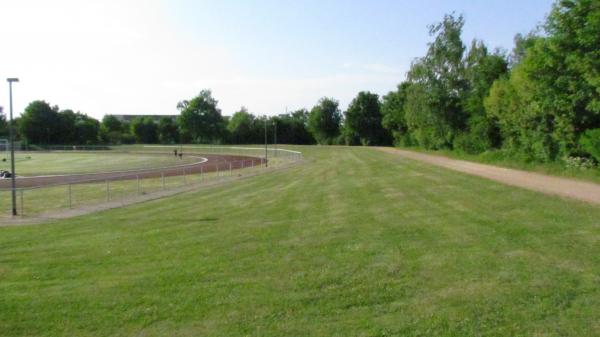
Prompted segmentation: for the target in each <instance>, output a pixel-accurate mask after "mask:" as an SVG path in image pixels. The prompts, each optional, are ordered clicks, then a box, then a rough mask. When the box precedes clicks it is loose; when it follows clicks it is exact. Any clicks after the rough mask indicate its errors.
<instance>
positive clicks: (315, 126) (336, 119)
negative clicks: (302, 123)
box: [308, 97, 342, 144]
mask: <svg viewBox="0 0 600 337" xmlns="http://www.w3.org/2000/svg"><path fill="white" fill-rule="evenodd" d="M341 122H342V114H341V112H340V109H339V103H338V101H336V100H335V99H333V98H327V97H323V98H321V99H320V100H319V102H318V103H317V105H315V106H314V107H313V108H312V109H311V111H310V115H309V117H308V130H309V131H310V133H311V134H312V135H313V137H314V138H315V139H316V141H317V142H318V143H319V144H334V143H335V142H336V141H337V138H338V137H339V136H340V124H341Z"/></svg>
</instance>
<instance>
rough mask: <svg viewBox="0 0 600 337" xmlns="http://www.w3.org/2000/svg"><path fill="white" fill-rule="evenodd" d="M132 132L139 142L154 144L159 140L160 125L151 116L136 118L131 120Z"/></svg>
mask: <svg viewBox="0 0 600 337" xmlns="http://www.w3.org/2000/svg"><path fill="white" fill-rule="evenodd" d="M131 133H132V134H133V136H134V137H135V140H136V142H138V143H142V144H152V143H156V142H157V140H158V126H157V125H156V123H155V122H154V120H153V119H152V118H150V117H137V118H134V119H133V120H132V121H131Z"/></svg>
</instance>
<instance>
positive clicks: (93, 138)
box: [74, 113, 100, 145]
mask: <svg viewBox="0 0 600 337" xmlns="http://www.w3.org/2000/svg"><path fill="white" fill-rule="evenodd" d="M74 130H75V132H74V133H75V142H76V143H77V144H89V145H91V144H96V143H97V142H98V137H99V132H100V122H98V121H97V120H96V119H94V118H91V117H89V116H87V115H85V114H82V113H77V114H76V118H75V123H74Z"/></svg>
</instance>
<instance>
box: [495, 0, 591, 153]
mask: <svg viewBox="0 0 600 337" xmlns="http://www.w3.org/2000/svg"><path fill="white" fill-rule="evenodd" d="M544 28H545V30H546V35H545V37H538V38H535V39H534V40H532V41H531V45H530V46H529V47H528V48H526V50H525V51H524V52H523V56H522V58H521V60H520V62H519V63H518V64H517V65H516V66H514V68H513V69H512V72H511V74H510V78H509V79H508V80H499V81H497V82H496V83H495V84H494V86H493V87H492V90H491V92H490V95H489V97H488V98H487V99H486V108H487V110H488V113H489V114H490V115H493V116H495V117H496V118H497V119H498V121H499V124H500V127H501V130H502V135H503V137H504V138H505V140H504V147H505V148H507V149H508V150H510V151H512V152H515V153H516V154H518V155H520V156H522V157H524V158H526V159H528V160H536V161H552V160H556V159H558V158H562V157H564V156H568V155H570V154H572V153H577V152H578V151H579V149H580V144H579V142H578V139H579V137H581V135H582V133H583V132H585V131H586V130H589V129H594V128H598V127H600V61H599V59H600V58H599V57H598V45H600V6H599V5H598V1H596V0H560V1H557V2H556V4H555V5H554V8H553V10H552V12H551V13H550V15H549V16H548V19H547V22H546V24H545V26H544Z"/></svg>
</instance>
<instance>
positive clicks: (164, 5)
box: [0, 0, 553, 118]
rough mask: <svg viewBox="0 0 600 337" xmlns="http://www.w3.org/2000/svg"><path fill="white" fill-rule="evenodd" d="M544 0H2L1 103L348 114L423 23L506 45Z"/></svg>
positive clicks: (412, 53) (421, 41)
mask: <svg viewBox="0 0 600 337" xmlns="http://www.w3.org/2000/svg"><path fill="white" fill-rule="evenodd" d="M552 3H553V1H552V0H525V1H523V0H447V1H443V0H421V1H400V0H398V1H388V0H375V1H368V2H367V1H343V0H321V1H317V0H302V1H300V0H298V1H285V0H283V1H276V0H271V1H259V0H257V1H193V0H175V1H168V0H164V1H161V0H147V1H134V0H104V1H95V0H94V1H77V0H52V1H49V0H19V1H15V0H0V44H1V46H2V47H1V52H0V77H1V83H2V85H0V106H4V108H5V109H4V110H5V113H7V112H8V84H7V83H6V81H5V79H6V78H7V77H19V78H20V80H21V82H20V83H17V84H14V89H13V93H14V94H13V97H14V101H15V113H16V114H17V115H18V114H19V113H20V112H21V111H22V110H23V109H24V108H25V106H26V105H27V104H28V103H29V102H30V101H33V100H36V99H42V100H45V101H47V102H49V103H50V104H52V105H59V106H60V108H61V109H67V108H68V109H72V110H75V111H81V112H84V113H87V114H88V115H90V116H93V117H95V118H101V117H102V116H103V115H104V114H176V113H177V109H176V105H177V102H178V101H180V100H182V99H189V98H191V97H193V96H194V95H196V94H197V93H198V92H200V90H202V89H204V88H208V89H211V90H212V92H213V96H214V97H215V98H216V99H217V100H218V101H219V107H220V108H221V110H222V112H223V114H224V115H231V114H232V113H233V112H235V111H237V110H238V109H239V108H240V107H241V106H245V107H247V108H248V109H249V111H250V112H252V113H254V114H257V115H263V114H267V115H274V114H279V113H283V112H285V108H286V107H287V108H288V109H289V110H295V109H299V108H308V109H310V107H312V106H313V105H314V104H315V103H316V102H317V100H318V99H319V98H321V97H323V96H328V97H333V98H336V99H338V100H339V101H340V103H341V107H342V109H345V108H346V106H347V105H348V103H349V102H350V101H351V99H352V98H353V97H354V96H355V95H356V94H357V93H358V92H359V91H361V90H369V91H372V92H375V93H377V94H380V95H383V94H385V93H387V92H389V91H390V90H393V89H394V88H395V86H396V85H397V84H398V83H399V82H401V81H402V80H403V79H404V77H405V73H406V71H407V70H408V68H409V66H410V63H411V61H412V60H413V59H414V58H416V57H420V56H423V55H424V53H425V51H426V48H427V42H428V41H430V40H431V38H430V37H429V36H428V29H427V26H428V25H429V24H432V23H435V22H438V21H440V20H441V19H442V18H443V15H444V14H445V13H451V12H455V13H457V14H463V15H464V16H465V19H466V24H465V28H464V33H463V39H464V41H465V43H466V44H467V45H468V44H469V43H470V41H471V40H472V39H473V38H478V39H482V40H484V41H485V42H486V44H487V45H488V46H489V47H490V48H491V49H492V48H495V47H500V48H504V49H506V50H510V49H511V48H512V41H513V37H514V35H515V34H517V33H527V32H529V31H531V30H532V29H534V28H535V27H536V25H537V24H539V23H540V22H542V21H543V20H544V18H545V16H546V15H547V14H548V12H549V11H550V9H551V5H552Z"/></svg>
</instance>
